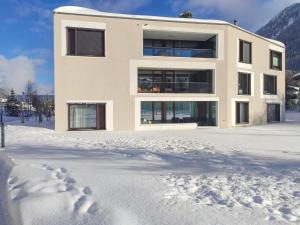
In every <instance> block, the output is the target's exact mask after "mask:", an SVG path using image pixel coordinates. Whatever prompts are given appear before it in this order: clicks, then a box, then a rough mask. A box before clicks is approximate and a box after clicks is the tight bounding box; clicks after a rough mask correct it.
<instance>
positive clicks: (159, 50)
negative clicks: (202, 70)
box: [144, 47, 216, 58]
mask: <svg viewBox="0 0 300 225" xmlns="http://www.w3.org/2000/svg"><path fill="white" fill-rule="evenodd" d="M144 56H170V57H194V58H215V57H216V51H215V50H214V49H188V48H166V47H144Z"/></svg>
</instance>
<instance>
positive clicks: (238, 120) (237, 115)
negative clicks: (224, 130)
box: [235, 101, 250, 125]
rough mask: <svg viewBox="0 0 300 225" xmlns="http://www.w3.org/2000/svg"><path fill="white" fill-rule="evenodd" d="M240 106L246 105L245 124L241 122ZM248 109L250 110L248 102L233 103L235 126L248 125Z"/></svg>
mask: <svg viewBox="0 0 300 225" xmlns="http://www.w3.org/2000/svg"><path fill="white" fill-rule="evenodd" d="M240 104H246V105H247V116H246V121H245V122H241V118H240V110H241V106H240ZM249 109H250V104H249V102H242V101H237V102H235V124H237V125H243V124H244V125H246V124H249Z"/></svg>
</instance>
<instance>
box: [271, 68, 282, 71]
mask: <svg viewBox="0 0 300 225" xmlns="http://www.w3.org/2000/svg"><path fill="white" fill-rule="evenodd" d="M270 70H275V71H282V68H281V69H277V68H270Z"/></svg>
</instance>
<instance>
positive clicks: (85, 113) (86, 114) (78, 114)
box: [69, 104, 97, 129]
mask: <svg viewBox="0 0 300 225" xmlns="http://www.w3.org/2000/svg"><path fill="white" fill-rule="evenodd" d="M69 107H70V108H69V110H70V112H69V113H70V129H96V128H97V106H96V105H88V104H87V105H86V104H78V105H70V106H69Z"/></svg>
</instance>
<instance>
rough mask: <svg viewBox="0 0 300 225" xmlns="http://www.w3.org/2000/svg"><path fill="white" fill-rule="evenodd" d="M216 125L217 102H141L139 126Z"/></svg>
mask: <svg viewBox="0 0 300 225" xmlns="http://www.w3.org/2000/svg"><path fill="white" fill-rule="evenodd" d="M168 123H197V124H198V126H216V125H217V102H205V101H204V102H190V101H185V102H183V101H178V102H152V101H144V102H141V124H168Z"/></svg>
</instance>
